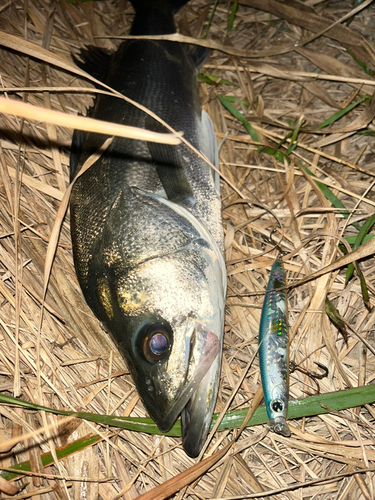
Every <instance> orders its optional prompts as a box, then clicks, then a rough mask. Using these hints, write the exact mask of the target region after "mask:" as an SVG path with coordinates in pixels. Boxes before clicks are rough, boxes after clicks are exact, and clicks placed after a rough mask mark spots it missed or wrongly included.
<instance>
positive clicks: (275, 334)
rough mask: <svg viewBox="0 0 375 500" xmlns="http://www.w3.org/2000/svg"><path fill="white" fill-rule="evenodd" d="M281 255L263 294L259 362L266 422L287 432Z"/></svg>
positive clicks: (285, 316)
mask: <svg viewBox="0 0 375 500" xmlns="http://www.w3.org/2000/svg"><path fill="white" fill-rule="evenodd" d="M284 286H285V277H284V269H283V263H282V260H281V255H279V257H278V258H277V259H276V260H275V262H274V264H273V266H272V268H271V273H270V278H269V281H268V286H267V292H266V295H265V297H264V303H263V308H262V316H261V320H260V329H259V362H260V374H261V377H262V386H263V393H264V401H265V404H266V410H267V415H268V418H269V422H268V424H269V426H270V427H271V429H272V430H273V431H274V432H276V433H277V434H281V435H283V436H286V437H289V436H290V429H289V427H288V424H287V423H286V415H287V410H288V393H289V383H288V368H289V367H288V341H289V337H288V318H287V300H286V293H285V290H278V289H279V288H282V287H284Z"/></svg>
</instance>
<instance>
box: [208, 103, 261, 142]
mask: <svg viewBox="0 0 375 500" xmlns="http://www.w3.org/2000/svg"><path fill="white" fill-rule="evenodd" d="M217 97H218V99H219V101H220V102H221V104H222V105H223V106H224V107H225V108H227V110H228V111H229V112H230V113H231V114H232V115H233V116H234V117H235V118H236V119H237V120H238V121H239V122H241V123H242V125H243V126H244V127H245V129H246V130H247V132H248V134H249V135H250V137H251V138H252V140H253V141H254V142H260V140H259V137H258V134H257V133H256V132H255V130H254V129H253V127H252V126H251V125H250V123H249V122H248V121H247V120H246V118H245V117H244V115H243V114H242V113H240V112H239V111H238V110H237V109H236V108H235V107H234V106H233V105H232V104H231V103H230V102H229V100H228V99H227V98H226V97H224V96H222V95H220V94H218V96H217Z"/></svg>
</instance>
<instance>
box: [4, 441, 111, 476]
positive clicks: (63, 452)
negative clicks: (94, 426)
mask: <svg viewBox="0 0 375 500" xmlns="http://www.w3.org/2000/svg"><path fill="white" fill-rule="evenodd" d="M102 439H103V438H101V437H100V436H98V435H97V434H95V435H93V436H85V437H83V438H80V439H77V440H76V441H74V442H73V443H69V444H67V445H66V446H61V447H60V448H56V455H57V458H58V460H62V459H63V458H66V457H68V456H69V455H73V454H74V453H78V452H79V451H82V450H84V449H85V448H88V447H89V446H92V445H94V444H96V443H99V441H102ZM40 458H41V460H42V464H43V467H48V466H49V465H52V464H53V457H52V454H51V453H44V454H43V455H41V457H40ZM11 468H12V469H13V470H14V471H16V472H10V471H7V470H0V477H2V478H3V479H6V480H7V481H12V480H14V479H17V478H19V477H20V476H22V472H31V466H30V462H29V461H28V460H27V461H26V462H21V463H19V464H16V465H12V467H11Z"/></svg>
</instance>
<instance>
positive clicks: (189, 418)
mask: <svg viewBox="0 0 375 500" xmlns="http://www.w3.org/2000/svg"><path fill="white" fill-rule="evenodd" d="M131 3H132V5H133V7H134V10H135V17H134V21H133V24H132V27H131V31H130V34H131V35H134V36H139V35H164V34H172V33H175V32H176V28H175V24H174V19H173V16H174V14H175V13H176V12H177V11H178V10H179V9H180V8H181V7H182V6H183V5H184V4H185V3H187V0H131ZM207 55H208V51H207V49H205V48H202V47H199V46H190V45H187V44H181V43H176V42H171V41H163V40H139V39H138V40H134V39H131V40H127V41H125V42H123V43H121V45H120V46H119V48H118V49H117V51H116V52H115V53H113V54H110V53H108V52H107V51H105V50H103V49H100V48H97V47H87V48H86V49H83V50H82V51H81V53H80V55H79V56H78V57H75V61H76V63H77V64H78V65H79V66H80V67H81V68H83V69H84V70H85V71H87V72H88V73H90V74H91V75H92V76H94V77H95V78H97V79H99V80H100V81H102V82H104V83H105V84H106V85H108V86H110V87H111V88H113V89H115V90H116V91H117V92H119V93H121V94H123V95H124V96H126V97H128V98H130V99H132V100H133V101H135V102H137V103H139V104H141V105H142V106H145V107H146V108H148V109H149V110H150V111H152V112H153V113H155V114H156V115H157V116H158V117H159V118H161V119H162V120H164V121H165V122H166V123H167V124H169V125H170V126H171V127H173V129H174V130H176V131H178V132H183V137H184V139H186V140H187V141H188V142H189V143H190V144H191V145H192V146H194V147H195V148H196V149H197V150H198V151H200V152H202V153H203V154H204V155H205V156H206V157H207V158H208V159H209V160H210V161H211V162H212V163H213V164H214V165H215V166H216V167H217V168H218V147H217V139H216V136H215V133H214V128H213V124H212V121H211V119H210V117H209V116H208V114H207V113H206V112H204V111H202V109H201V105H200V102H199V96H198V81H197V74H198V70H199V68H200V66H201V65H202V64H203V62H204V60H205V59H206V58H207ZM88 114H89V115H90V116H91V117H93V118H97V119H103V120H107V121H111V122H115V123H121V124H125V125H131V126H135V127H140V128H143V129H149V130H153V131H157V132H167V129H166V128H165V127H164V126H163V125H161V124H160V123H159V122H158V121H157V120H156V119H155V118H154V117H152V116H150V115H149V114H147V113H146V112H144V111H142V110H140V109H138V108H137V107H135V106H133V105H132V104H130V103H128V102H126V101H125V100H123V99H119V98H116V97H113V96H110V95H105V94H99V95H97V97H96V98H95V102H94V104H93V106H92V107H91V108H90V109H89V110H88ZM106 139H107V137H106V136H105V135H100V134H93V133H87V132H81V131H77V130H76V131H74V134H73V140H72V148H71V156H70V170H71V179H73V178H75V176H77V174H78V173H79V172H80V170H81V169H82V166H83V165H84V163H85V161H86V160H87V159H88V158H89V157H90V156H91V155H92V154H93V153H95V152H96V151H98V150H99V148H100V147H101V145H102V144H103V143H104V141H105V140H106ZM70 213H71V236H72V244H73V257H74V264H75V269H76V274H77V277H78V281H79V284H80V287H81V289H82V292H83V295H84V297H85V299H86V302H87V304H88V305H89V307H90V308H91V310H92V311H93V313H94V314H95V315H96V316H97V318H98V319H99V320H100V321H101V322H102V324H103V325H104V327H105V329H106V330H107V331H108V332H109V333H110V335H111V336H112V338H113V339H114V340H115V342H116V344H117V346H118V349H119V351H120V353H121V354H122V355H123V357H124V359H125V361H126V363H127V366H128V368H129V370H130V372H131V375H132V377H133V380H134V382H135V385H136V388H137V390H138V393H139V395H140V397H141V399H142V401H143V404H144V406H145V408H146V411H147V412H148V414H149V415H150V416H151V418H152V419H153V420H154V421H155V422H156V424H157V425H158V427H159V429H160V430H161V431H162V432H167V431H168V430H169V429H170V428H171V427H172V425H173V424H174V423H175V421H176V420H177V418H178V417H179V415H181V432H182V445H183V448H184V450H185V452H186V453H187V454H188V455H189V456H191V457H196V456H198V454H199V453H200V451H201V449H202V447H203V445H204V443H205V441H206V437H207V434H208V431H209V428H210V424H211V420H212V414H213V411H214V408H215V402H216V398H217V393H218V388H219V382H220V369H221V356H222V345H223V332H224V310H225V299H226V268H225V262H224V237H223V225H222V218H221V201H220V185H219V176H218V175H217V173H216V172H215V171H214V170H213V169H212V168H211V167H210V166H209V165H208V164H207V163H206V161H204V159H202V158H201V157H199V156H198V155H197V154H196V153H195V152H193V151H192V150H191V149H190V148H189V147H188V146H187V145H186V144H180V145H178V146H171V145H162V144H157V143H151V142H145V141H140V140H131V139H124V138H119V137H115V138H113V140H112V143H111V144H110V145H109V146H108V148H107V149H106V150H105V151H104V152H103V153H102V155H101V156H100V158H99V159H98V160H97V161H96V163H95V164H93V165H92V166H91V167H90V168H89V169H88V170H87V171H85V172H84V173H83V174H82V175H81V176H80V177H79V178H77V179H76V181H75V184H74V187H73V189H72V193H71V200H70Z"/></svg>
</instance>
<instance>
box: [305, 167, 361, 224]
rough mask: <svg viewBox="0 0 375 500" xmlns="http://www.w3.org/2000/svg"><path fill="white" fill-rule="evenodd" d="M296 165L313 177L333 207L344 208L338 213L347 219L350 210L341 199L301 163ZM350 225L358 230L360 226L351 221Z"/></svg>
mask: <svg viewBox="0 0 375 500" xmlns="http://www.w3.org/2000/svg"><path fill="white" fill-rule="evenodd" d="M298 165H300V167H301V168H302V169H303V170H304V171H305V172H306V173H307V174H309V175H311V177H314V181H315V182H316V185H317V186H318V187H319V189H320V190H321V192H322V193H323V194H324V196H325V197H326V198H327V200H329V201H330V202H331V203H332V205H333V206H334V207H335V208H343V209H344V210H340V213H341V215H342V216H343V217H345V219H347V218H348V217H349V215H350V212H348V210H346V209H345V206H344V205H343V204H342V203H341V201H340V200H339V199H338V198H337V196H335V195H334V194H333V193H332V191H331V190H330V189H329V188H328V187H327V186H326V185H325V184H323V183H321V182H319V181H318V180H315V179H317V177H316V175H314V174H313V173H312V172H311V171H310V170H309V169H308V168H307V167H305V166H304V165H303V164H302V163H300V162H298ZM351 225H352V226H354V227H355V228H356V229H358V230H359V231H360V229H361V226H360V225H359V224H358V222H352V223H351Z"/></svg>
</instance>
